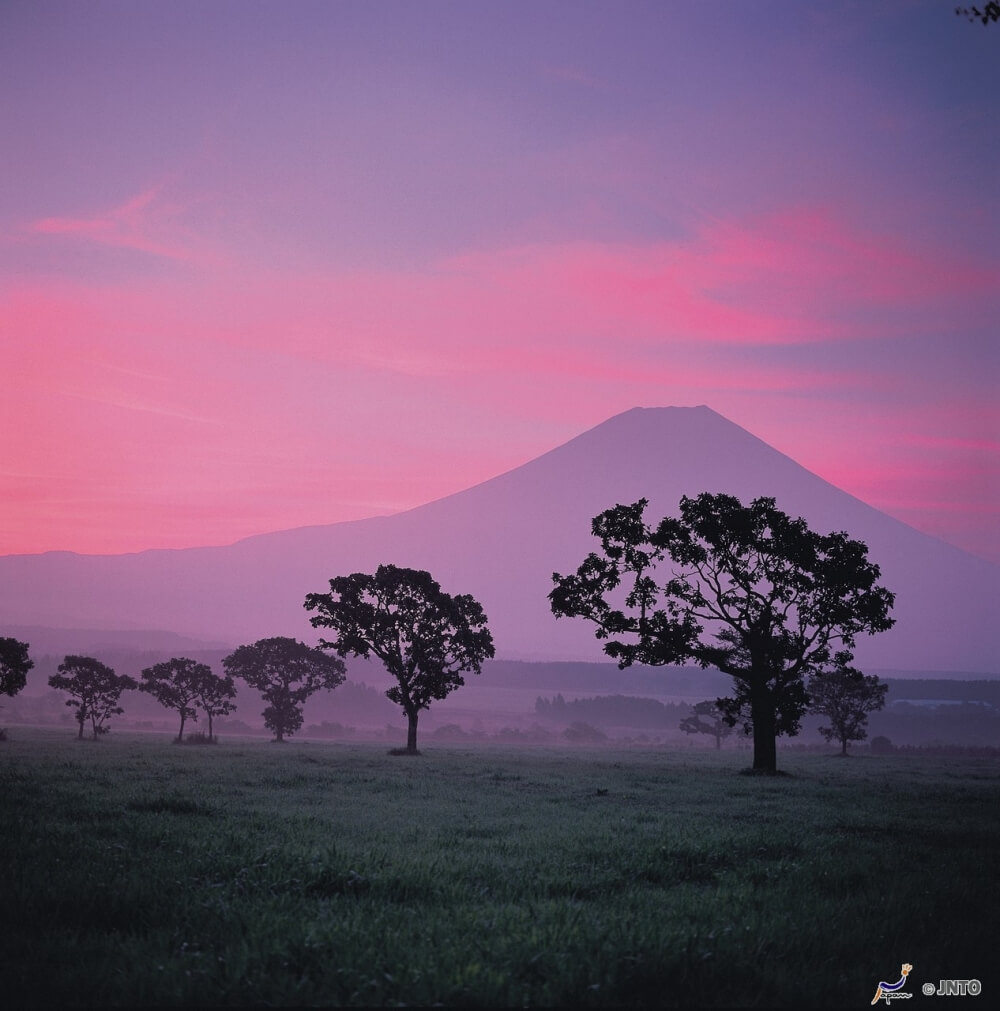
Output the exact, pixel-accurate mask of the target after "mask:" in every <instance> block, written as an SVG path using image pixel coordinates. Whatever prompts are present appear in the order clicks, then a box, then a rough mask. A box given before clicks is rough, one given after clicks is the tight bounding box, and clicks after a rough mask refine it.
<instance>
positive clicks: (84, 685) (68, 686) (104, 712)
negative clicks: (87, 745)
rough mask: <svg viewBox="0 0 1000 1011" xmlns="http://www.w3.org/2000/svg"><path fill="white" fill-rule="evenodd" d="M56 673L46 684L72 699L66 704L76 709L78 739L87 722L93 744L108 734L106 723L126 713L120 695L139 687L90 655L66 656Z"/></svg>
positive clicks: (133, 679) (124, 675)
mask: <svg viewBox="0 0 1000 1011" xmlns="http://www.w3.org/2000/svg"><path fill="white" fill-rule="evenodd" d="M57 670H58V671H59V673H58V674H53V675H52V676H51V677H50V678H49V685H50V686H51V687H52V688H58V689H60V690H61V691H64V692H69V693H70V695H72V696H73V697H72V698H71V699H67V700H66V705H68V706H71V707H72V708H74V709H75V710H76V722H77V723H78V724H79V725H80V733H79V735H78V736H79V737H81V738H82V737H83V728H84V725H85V724H86V722H87V720H90V726H91V731H92V734H93V738H94V740H95V741H96V740H97V738H98V737H99V736H100V735H101V734H106V733H108V732H109V728H108V727H106V726H105V725H104V724H105V723H106V722H107V720H108V719H109V718H110V717H112V716H120V715H121V714H122V713H123V712H125V710H124V709H122V707H121V706H120V705H119V704H118V702H119V699H120V698H121V694H122V692H124V691H131V690H133V689H135V688H138V684H137V682H136V680H135V678H130V677H129V676H128V675H127V674H116V673H115V672H114V671H113V670H112V669H111V668H110V667H108V666H107V665H106V664H103V663H101V661H100V660H95V659H94V658H93V657H92V656H67V657H66V659H65V660H64V661H63V662H62V663H61V664H59V667H58V668H57Z"/></svg>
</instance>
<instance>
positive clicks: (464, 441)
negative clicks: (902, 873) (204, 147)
mask: <svg viewBox="0 0 1000 1011" xmlns="http://www.w3.org/2000/svg"><path fill="white" fill-rule="evenodd" d="M182 233H183V229H182V228H181V227H180V225H177V224H175V222H174V218H173V217H172V214H171V212H169V211H168V210H167V209H165V205H164V204H163V202H162V201H161V200H160V198H159V196H158V194H157V191H156V190H150V191H148V192H147V193H145V194H142V195H140V196H139V197H137V198H135V199H134V200H132V201H128V202H126V203H125V204H123V205H122V206H121V207H120V208H118V209H116V210H115V211H113V212H111V213H109V214H108V215H103V216H97V217H94V218H87V217H81V218H79V219H72V220H68V219H65V220H61V221H57V220H55V219H48V221H47V222H40V223H39V224H38V225H37V226H36V228H35V231H34V234H35V235H36V237H37V238H38V240H39V241H41V240H43V239H46V238H52V237H56V236H58V237H60V238H64V237H67V236H76V237H80V238H84V239H85V240H86V241H94V242H104V243H110V244H122V245H129V246H131V248H135V249H143V248H144V247H149V248H148V249H147V250H146V251H153V250H154V248H159V247H162V248H163V249H164V250H170V249H174V248H175V246H174V244H173V243H174V240H177V244H176V252H177V255H183V256H187V255H192V256H194V255H195V254H194V253H191V251H192V250H196V251H200V250H203V249H205V248H207V246H206V245H205V244H204V243H201V242H200V241H199V240H198V239H197V237H195V238H193V239H192V240H191V241H190V242H189V243H186V244H185V242H183V241H180V239H179V238H178V237H181V238H183V234H182ZM163 236H166V237H167V239H169V241H167V240H164V239H162V237H163ZM162 255H168V254H167V253H163V254H162ZM199 255H200V254H199ZM192 262H193V263H194V264H195V266H196V268H197V269H196V270H195V271H192V272H189V273H186V274H185V276H183V277H171V278H164V277H159V278H154V279H148V278H147V279H144V280H143V281H142V282H141V283H118V284H114V285H112V284H105V285H97V284H92V285H84V284H70V283H66V282H60V281H51V280H44V279H39V280H36V281H35V282H34V283H33V284H31V285H28V284H20V285H14V284H9V285H8V287H7V289H6V290H0V338H2V340H0V368H2V369H3V370H4V372H5V374H7V375H10V376H13V377H15V379H16V382H15V383H14V384H12V385H13V389H12V390H11V391H10V392H9V394H8V396H7V397H6V398H5V400H4V402H3V404H2V406H0V421H2V423H3V424H4V425H5V430H6V431H7V432H13V433H16V438H15V439H14V440H12V444H11V445H9V446H5V448H4V451H3V454H2V456H0V501H2V506H0V529H2V530H4V531H5V536H6V538H7V539H6V541H4V542H3V543H0V551H23V550H42V549H44V548H46V547H54V546H56V547H74V548H77V549H83V550H92V551H108V550H131V549H137V548H140V547H149V546H179V545H181V544H197V543H221V542H225V541H229V540H232V539H234V538H236V537H238V536H242V535H245V534H248V533H256V532H262V531H264V530H267V529H277V528H281V527H288V526H296V525H302V524H304V523H320V522H333V521H335V520H338V519H348V518H354V517H356V516H360V515H366V514H371V513H373V512H380V511H392V510H395V509H400V508H406V507H408V506H412V505H417V504H419V503H420V502H422V501H426V500H428V499H430V498H434V497H438V496H440V495H443V494H447V493H449V492H452V491H457V490H459V489H460V488H461V487H463V486H466V485H468V484H471V483H474V482H475V481H478V480H483V479H485V478H487V477H489V476H491V475H492V474H493V473H497V472H499V471H501V470H505V469H508V468H509V467H511V466H514V465H516V464H518V463H520V462H523V461H524V460H526V459H528V458H530V457H531V456H533V455H536V454H537V453H538V452H541V451H544V450H545V449H547V448H551V446H552V445H555V444H556V443H557V442H559V441H561V439H562V438H568V437H570V436H571V435H573V434H576V432H577V431H579V430H581V429H582V428H584V427H587V426H589V425H590V424H594V423H596V422H597V421H600V420H602V419H603V418H604V417H606V416H608V415H610V414H612V413H615V412H617V411H619V410H623V409H626V408H628V407H631V406H634V405H635V404H647V405H654V404H664V403H686V404H691V403H709V404H710V405H711V406H713V407H715V408H716V409H718V410H720V411H722V412H723V413H726V414H728V415H729V416H730V417H732V418H733V420H735V421H737V423H740V424H745V425H746V427H748V428H750V429H751V430H752V431H754V432H755V433H756V434H758V435H760V436H761V437H762V438H765V439H768V440H769V441H771V442H772V443H773V444H774V445H776V446H777V447H778V448H780V449H782V450H783V451H785V452H789V453H790V454H791V455H793V456H794V457H796V458H797V459H799V460H800V461H801V462H803V463H804V464H805V465H806V466H810V467H811V468H812V469H814V470H816V471H817V472H819V473H821V474H822V475H824V476H826V477H827V478H828V479H830V480H833V481H834V482H835V483H838V484H841V485H842V486H843V487H845V488H846V489H847V490H849V491H853V492H854V493H855V494H859V495H860V496H861V497H863V498H866V499H867V500H868V501H871V502H873V504H875V505H878V506H880V507H882V508H886V509H888V510H889V511H894V512H896V513H897V514H900V512H901V511H905V510H907V509H921V510H923V512H921V513H920V515H921V516H922V517H923V521H922V522H923V523H924V525H925V526H926V525H927V524H929V523H930V522H931V519H933V517H931V519H928V517H929V516H930V513H929V512H927V509H928V508H930V506H929V505H928V504H929V503H933V502H934V501H938V500H939V499H940V496H935V495H934V494H933V491H932V489H933V487H934V482H947V483H948V484H949V486H950V487H951V488H953V489H955V496H954V499H955V501H956V503H961V502H968V503H973V504H974V503H976V502H982V501H984V493H983V486H982V482H981V481H977V479H976V478H975V476H974V474H973V473H972V471H967V472H966V471H963V472H961V473H959V472H947V471H943V470H940V469H935V468H934V467H933V466H931V465H930V464H929V463H928V462H927V461H920V460H918V459H915V460H910V459H909V458H908V457H906V455H905V453H904V454H903V455H902V457H901V456H900V454H901V452H902V450H901V448H900V447H901V446H902V445H903V443H902V442H901V440H902V439H903V436H904V434H905V433H909V436H910V437H911V438H912V439H913V440H914V442H913V443H912V444H911V448H912V450H913V451H914V452H917V451H923V452H924V453H927V452H931V451H935V452H940V453H943V454H952V455H953V454H955V453H965V452H969V453H977V454H981V453H983V452H988V451H991V450H990V449H989V446H990V445H995V443H994V441H993V440H992V439H991V438H990V437H989V436H986V435H983V434H982V432H984V431H988V429H985V428H980V430H979V431H976V430H974V429H972V428H970V427H969V424H968V413H969V411H970V410H971V409H973V407H974V405H971V404H969V403H957V402H949V401H947V399H946V398H944V399H941V400H940V402H939V403H935V404H933V405H928V404H927V403H926V401H924V400H922V401H921V403H920V404H919V405H916V406H914V407H913V408H912V410H911V411H910V413H907V409H905V408H904V407H901V406H900V404H901V403H902V402H904V401H905V397H906V396H908V395H910V394H911V393H912V383H911V380H910V379H908V378H907V373H906V371H905V370H903V371H901V372H899V371H897V370H894V369H893V370H888V371H887V370H882V371H879V370H878V369H873V368H871V367H868V366H866V367H865V368H861V367H860V366H858V365H856V364H851V362H850V361H847V360H845V361H844V363H843V364H839V365H838V366H836V367H831V365H830V363H829V361H828V360H820V359H813V358H812V357H810V355H809V354H808V351H809V348H810V347H811V346H813V345H815V344H816V342H818V341H820V340H825V341H830V340H835V339H839V340H850V341H852V342H860V341H861V340H862V339H863V337H864V336H865V335H866V334H868V333H871V323H870V322H868V323H866V324H865V325H861V324H859V323H858V322H856V321H854V320H852V319H851V318H849V314H847V315H845V314H841V313H840V312H839V308H842V307H845V306H846V307H847V308H848V309H850V310H853V309H865V312H864V313H862V317H863V318H864V319H867V320H869V321H870V320H871V319H872V318H873V317H872V315H871V313H870V312H868V310H869V309H871V307H872V306H876V307H879V306H888V307H889V308H896V309H899V307H901V306H909V305H910V304H911V303H912V304H914V305H916V306H917V313H916V315H913V316H909V317H908V319H909V320H910V321H911V325H912V326H914V327H919V326H920V325H921V320H922V319H923V317H925V316H926V315H927V308H928V307H931V308H933V307H934V306H938V305H943V306H945V307H947V308H949V311H950V307H952V306H953V305H954V304H955V302H956V301H959V302H960V301H961V300H962V299H963V298H965V296H967V295H968V294H969V292H970V291H972V292H973V293H976V292H980V291H982V290H986V289H987V288H988V283H990V282H991V281H992V280H993V279H994V278H995V276H996V275H995V272H991V270H990V269H989V268H988V267H977V268H975V269H972V268H969V265H968V264H965V263H962V262H959V261H947V262H944V261H942V260H941V258H940V257H935V256H933V255H931V254H929V253H927V252H926V251H921V250H911V249H905V248H902V247H901V246H900V245H898V244H894V243H893V242H891V241H888V240H884V239H879V238H877V237H875V238H873V237H871V236H868V235H866V234H864V233H859V232H856V231H852V230H850V229H849V228H847V227H846V226H845V225H843V224H842V223H838V222H837V221H836V220H835V219H833V218H832V216H831V215H829V214H826V213H823V212H808V213H807V212H789V213H788V214H786V215H782V216H775V217H773V218H768V219H760V220H756V221H752V222H729V223H723V222H712V223H710V224H708V225H706V226H705V227H704V228H703V229H702V230H701V231H700V232H699V233H697V234H695V235H694V236H693V237H692V238H691V239H689V240H688V241H686V242H680V241H677V242H670V243H667V242H658V243H649V244H643V245H639V244H632V245H625V244H599V243H555V244H549V245H541V244H535V245H522V246H518V247H516V248H510V249H502V250H495V251H480V252H476V253H467V254H464V255H461V256H451V257H447V258H443V259H441V260H439V261H437V262H435V263H431V264H427V265H425V266H424V267H423V268H420V269H416V268H415V269H413V270H410V271H401V270H396V271H360V270H354V271H339V272H335V271H319V270H313V271H311V272H309V273H300V274H290V273H288V272H283V271H280V270H277V269H270V268H264V267H260V266H259V265H257V266H248V265H246V264H244V263H242V261H241V256H240V253H239V251H237V250H232V249H230V250H228V251H226V252H225V254H224V255H218V256H212V257H205V258H202V259H198V257H197V256H195V259H194V260H192ZM872 275H878V276H877V277H873V276H872ZM973 301H974V300H973ZM831 304H833V305H836V306H837V307H839V308H838V311H837V312H832V313H831V312H830V311H829V306H830V305H831ZM900 311H902V309H900ZM876 315H877V314H876ZM879 318H881V317H879ZM903 331H904V328H903V327H902V326H901V325H898V324H897V322H893V323H892V324H891V325H886V326H884V327H882V325H881V324H880V328H879V329H878V330H876V332H875V333H876V335H877V336H887V335H888V336H894V337H895V336H899V335H900V334H901V333H902V332H903ZM793 345H797V346H799V347H800V350H801V353H797V354H795V355H794V356H788V355H786V354H785V353H784V352H785V351H786V350H788V349H790V348H792V346H793ZM761 350H766V351H767V354H766V355H765V354H762V353H755V352H758V351H761ZM908 384H910V385H908ZM889 389H892V391H893V396H894V397H895V398H896V403H895V405H894V406H893V408H892V411H891V413H893V417H894V418H895V419H896V420H895V421H894V423H893V424H894V427H893V429H892V431H891V433H889V434H890V435H891V440H890V441H888V442H887V443H886V445H887V446H889V448H888V449H883V448H882V447H880V445H879V439H880V438H881V437H880V436H879V435H878V424H879V421H880V419H881V420H882V422H883V423H884V417H885V416H887V412H888V409H886V410H885V411H883V409H882V408H880V407H878V406H877V404H876V406H868V407H865V408H864V409H860V410H858V409H852V410H851V411H848V412H845V411H844V410H843V409H842V408H841V407H840V406H838V405H839V404H840V403H841V401H839V400H838V398H841V397H845V396H846V397H857V396H862V395H863V396H864V397H866V398H869V397H870V396H871V394H872V391H873V390H877V391H879V393H880V394H882V395H884V394H885V392H886V391H887V390H889ZM776 396H777V397H778V399H777V400H776V399H775V397H776ZM901 398H902V399H901ZM776 404H777V405H779V406H774V405H776ZM779 407H780V409H779ZM855 414H856V415H857V416H858V418H859V420H858V422H857V428H856V431H852V430H851V423H850V422H849V421H846V419H847V418H848V417H850V416H853V415H855ZM520 419H533V421H534V423H535V425H536V426H537V424H538V422H539V419H542V420H544V422H545V425H546V426H547V427H546V428H545V429H544V430H545V431H546V432H547V433H549V436H548V441H547V442H546V441H544V440H543V441H541V442H539V436H538V435H537V431H536V434H534V435H531V434H530V433H529V431H528V430H529V429H530V428H531V426H530V425H527V424H525V426H524V430H523V431H522V432H521V434H520V436H519V437H518V438H514V437H513V436H510V435H505V434H504V433H505V431H506V430H507V429H508V428H509V426H511V425H512V424H514V422H515V421H519V420H520ZM790 419H791V423H790ZM873 419H874V423H873ZM987 424H989V422H988V421H987V420H985V419H984V421H983V425H987ZM866 426H867V427H866ZM992 431H993V432H995V431H996V428H995V427H994V428H993V429H992ZM501 436H503V437H501ZM921 440H923V441H921ZM933 440H938V443H937V444H935V443H934V441H933ZM866 459H867V460H869V461H872V462H871V463H870V464H866V463H865V460H866ZM900 459H903V460H904V462H908V463H911V464H912V469H911V470H910V471H908V472H905V473H904V472H902V471H900V472H899V477H898V481H897V482H895V483H893V480H892V479H891V473H892V470H891V466H890V464H892V463H893V461H895V464H896V465H897V466H898V465H899V461H900ZM866 467H867V469H866ZM53 489H57V490H58V491H57V493H54V492H53ZM943 508H944V507H942V509H943ZM945 511H946V510H945ZM967 511H968V512H975V508H974V506H970V509H969V510H967ZM942 515H944V512H942ZM956 515H957V512H956ZM102 517H103V519H102ZM940 522H942V523H943V522H945V521H944V520H943V519H942V520H940ZM948 522H949V523H950V522H952V521H951V520H948ZM956 522H957V521H956Z"/></svg>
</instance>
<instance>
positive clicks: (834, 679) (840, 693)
mask: <svg viewBox="0 0 1000 1011" xmlns="http://www.w3.org/2000/svg"><path fill="white" fill-rule="evenodd" d="M888 691H889V686H888V685H887V684H884V683H883V682H881V681H879V679H878V678H877V677H876V676H875V675H874V674H869V675H868V676H867V677H866V676H865V675H864V674H862V673H861V671H859V670H854V669H853V668H851V669H848V670H845V671H843V672H836V671H828V670H821V671H817V672H816V673H815V674H813V675H812V677H811V678H809V699H810V703H809V709H810V711H811V712H814V713H818V714H820V715H821V716H825V717H826V718H827V719H828V720H829V721H830V726H828V727H820V728H819V732H820V733H821V734H822V735H823V736H824V737H825V738H826V740H827V741H840V753H841V754H842V755H843V756H844V757H846V756H847V742H848V741H863V740H864V739H865V738H866V737H867V736H868V729H867V728H868V714H869V713H872V712H875V711H876V710H878V709H881V708H882V707H883V706H884V705H885V696H886V692H888Z"/></svg>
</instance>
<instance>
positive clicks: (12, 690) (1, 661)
mask: <svg viewBox="0 0 1000 1011" xmlns="http://www.w3.org/2000/svg"><path fill="white" fill-rule="evenodd" d="M34 666H35V661H34V660H32V659H31V658H30V657H29V656H28V644H27V643H26V642H18V640H17V639H10V638H5V639H0V695H10V696H11V697H13V696H14V695H16V694H17V693H18V692H19V691H20V690H21V689H22V688H23V687H24V686H25V684H27V680H28V671H29V670H31V668H32V667H34Z"/></svg>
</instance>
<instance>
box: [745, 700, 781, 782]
mask: <svg viewBox="0 0 1000 1011" xmlns="http://www.w3.org/2000/svg"><path fill="white" fill-rule="evenodd" d="M750 715H751V719H752V720H753V769H754V772H777V771H778V746H777V737H776V735H775V732H774V702H773V700H772V699H771V693H770V692H769V691H768V690H767V687H766V685H761V684H752V685H751V686H750Z"/></svg>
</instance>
